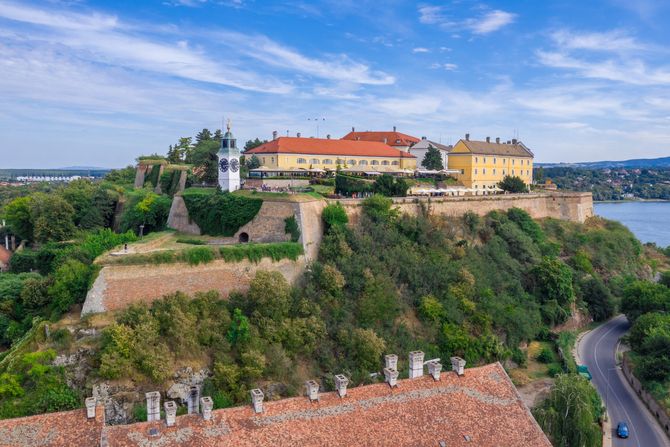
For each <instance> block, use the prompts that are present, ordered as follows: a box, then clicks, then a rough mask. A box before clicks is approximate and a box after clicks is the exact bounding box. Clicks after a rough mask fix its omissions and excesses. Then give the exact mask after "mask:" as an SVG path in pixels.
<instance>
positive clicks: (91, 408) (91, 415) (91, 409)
mask: <svg viewBox="0 0 670 447" xmlns="http://www.w3.org/2000/svg"><path fill="white" fill-rule="evenodd" d="M96 404H97V400H96V399H95V397H87V398H86V418H88V419H95V405H96Z"/></svg>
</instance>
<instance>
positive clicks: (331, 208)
mask: <svg viewBox="0 0 670 447" xmlns="http://www.w3.org/2000/svg"><path fill="white" fill-rule="evenodd" d="M321 218H322V219H323V221H324V223H325V224H326V229H328V228H330V227H333V226H345V225H346V224H347V223H349V217H348V216H347V212H346V211H345V210H344V207H343V206H342V204H341V203H339V202H337V203H331V204H329V205H327V206H326V207H325V208H324V209H323V212H322V213H321Z"/></svg>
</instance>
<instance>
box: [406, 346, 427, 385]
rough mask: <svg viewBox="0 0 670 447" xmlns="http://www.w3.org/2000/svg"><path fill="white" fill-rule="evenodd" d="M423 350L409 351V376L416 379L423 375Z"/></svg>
mask: <svg viewBox="0 0 670 447" xmlns="http://www.w3.org/2000/svg"><path fill="white" fill-rule="evenodd" d="M423 356H424V354H423V351H412V352H410V353H409V378H410V379H416V378H417V377H421V376H423Z"/></svg>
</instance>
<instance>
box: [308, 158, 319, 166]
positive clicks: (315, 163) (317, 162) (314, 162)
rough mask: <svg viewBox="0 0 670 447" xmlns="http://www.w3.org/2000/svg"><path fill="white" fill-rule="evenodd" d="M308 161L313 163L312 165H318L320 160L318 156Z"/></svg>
mask: <svg viewBox="0 0 670 447" xmlns="http://www.w3.org/2000/svg"><path fill="white" fill-rule="evenodd" d="M309 163H310V164H313V165H318V164H319V163H321V162H320V161H319V159H318V158H312V159H311V160H310V161H309Z"/></svg>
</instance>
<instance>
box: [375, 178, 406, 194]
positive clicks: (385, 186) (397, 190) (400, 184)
mask: <svg viewBox="0 0 670 447" xmlns="http://www.w3.org/2000/svg"><path fill="white" fill-rule="evenodd" d="M408 189H409V185H408V184H407V181H406V180H405V179H403V178H400V177H398V178H396V177H393V176H391V175H388V174H382V175H380V176H379V177H377V179H376V180H375V182H374V183H373V185H372V190H373V191H374V192H375V194H381V195H383V196H387V197H405V196H406V195H407V190H408Z"/></svg>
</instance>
